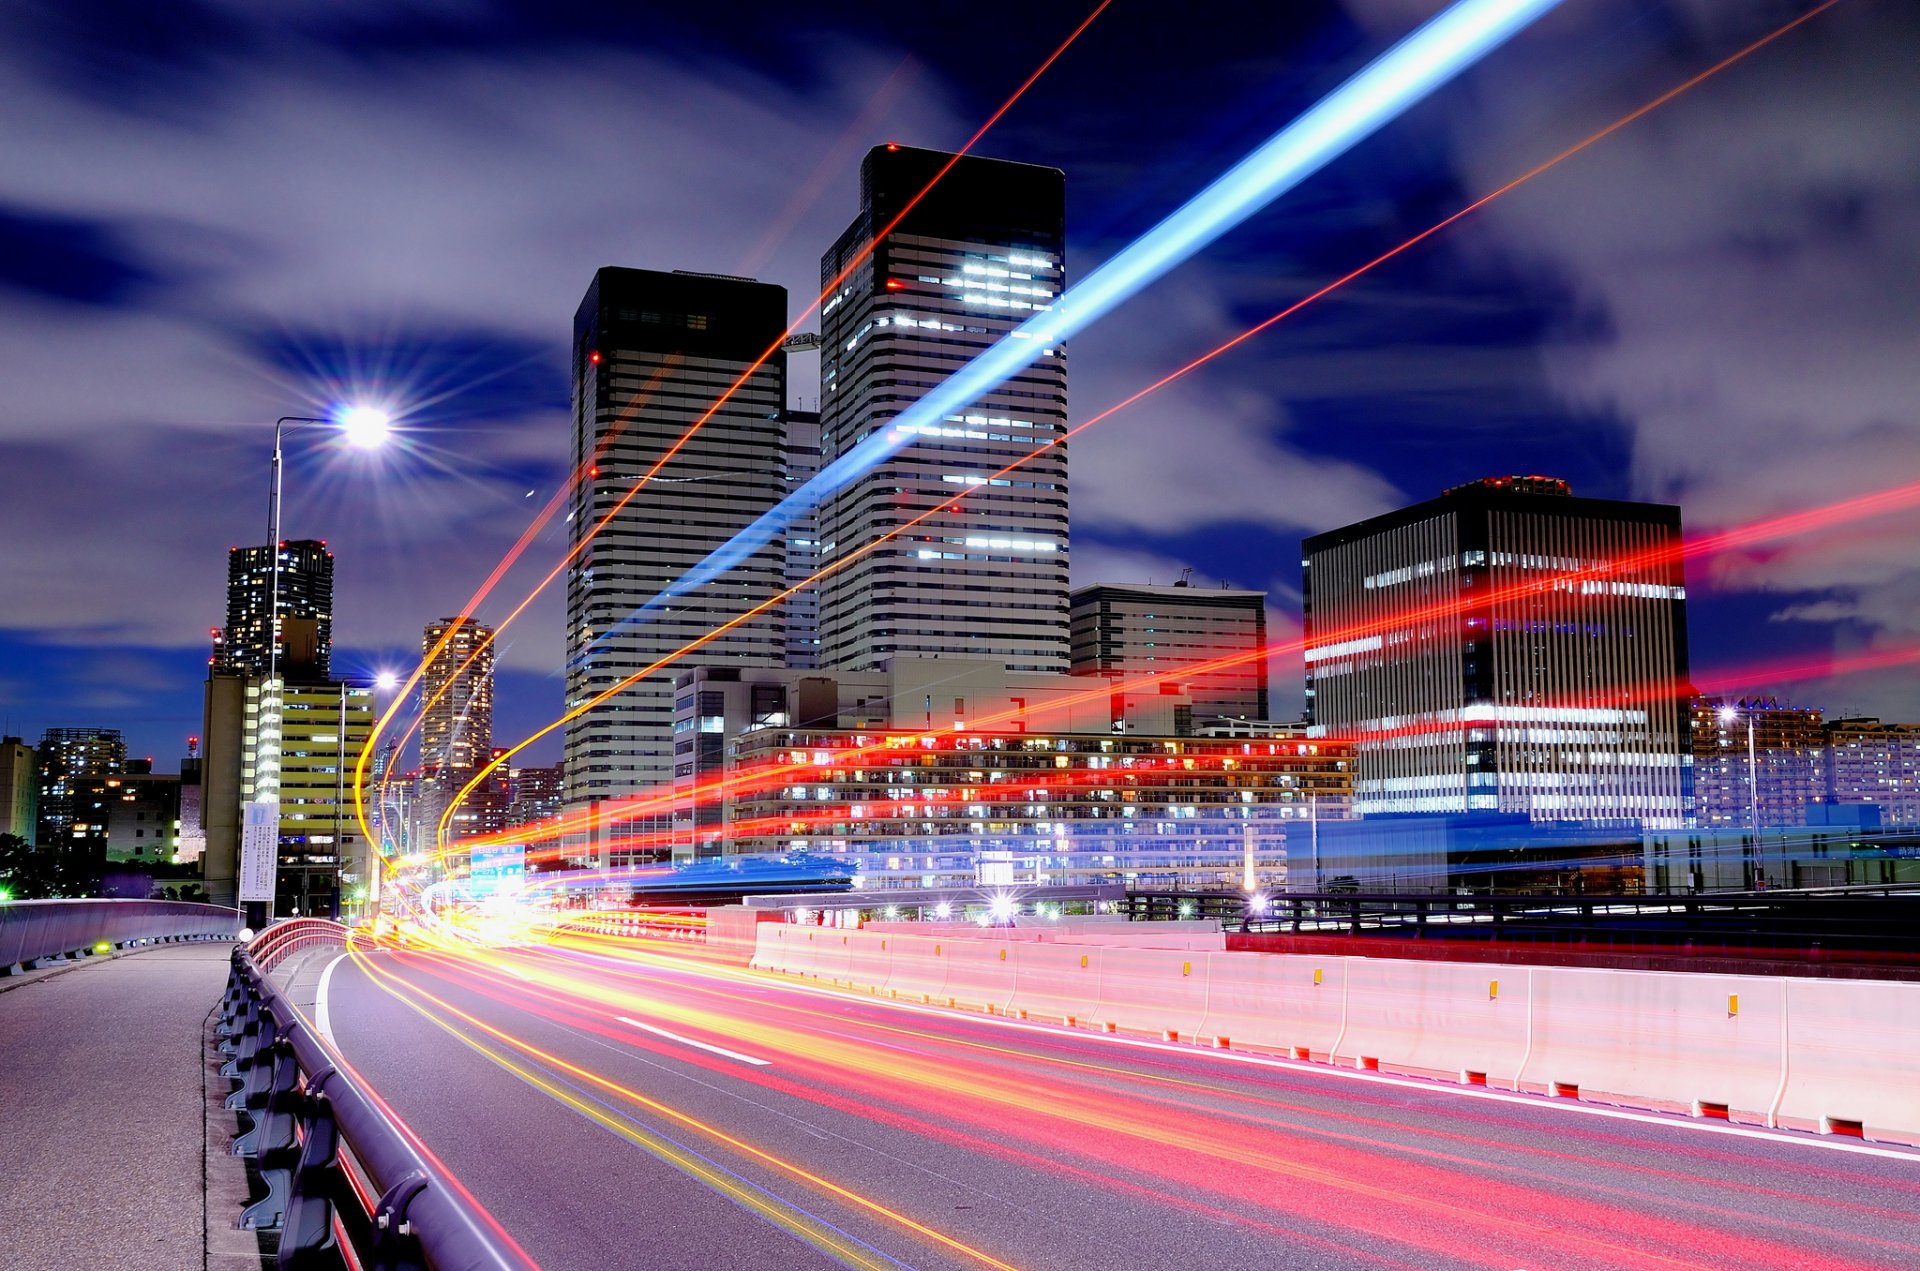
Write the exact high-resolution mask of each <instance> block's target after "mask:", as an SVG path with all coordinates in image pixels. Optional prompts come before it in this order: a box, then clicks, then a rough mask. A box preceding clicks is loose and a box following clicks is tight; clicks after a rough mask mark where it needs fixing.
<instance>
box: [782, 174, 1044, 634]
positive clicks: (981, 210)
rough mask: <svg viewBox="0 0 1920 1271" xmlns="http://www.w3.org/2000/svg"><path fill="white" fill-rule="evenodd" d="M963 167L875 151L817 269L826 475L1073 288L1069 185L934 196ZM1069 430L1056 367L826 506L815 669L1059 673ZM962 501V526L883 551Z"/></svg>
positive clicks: (945, 526)
mask: <svg viewBox="0 0 1920 1271" xmlns="http://www.w3.org/2000/svg"><path fill="white" fill-rule="evenodd" d="M951 158H952V156H951V155H947V154H943V153H940V152H938V151H932V150H917V149H912V148H908V147H903V146H892V145H889V146H879V147H875V148H874V149H873V150H871V151H869V152H868V154H867V157H866V159H865V161H864V162H863V163H862V164H861V167H860V210H859V215H857V216H856V217H855V218H854V221H853V224H852V225H850V226H849V227H848V228H847V231H846V232H845V233H844V234H842V235H841V236H840V239H839V241H838V242H836V243H835V244H834V245H833V247H832V249H830V250H829V251H828V252H827V253H826V255H825V256H824V257H823V258H822V259H821V262H820V274H821V281H822V285H823V288H824V287H826V286H827V285H832V287H833V292H832V294H831V295H829V296H828V297H827V299H826V300H825V302H824V303H823V304H822V305H821V309H820V326H821V342H822V343H821V360H820V429H821V460H822V463H823V465H825V464H832V463H833V462H834V461H836V460H838V459H840V458H841V457H842V456H844V455H846V454H847V453H848V452H850V451H852V450H853V449H854V448H855V447H856V446H858V445H859V444H860V443H861V442H862V441H863V440H865V439H866V438H867V437H869V436H871V435H873V434H874V433H876V432H881V431H883V430H885V429H887V428H889V427H890V426H891V425H892V422H893V420H894V417H895V416H897V415H898V414H899V413H900V412H901V411H902V410H904V409H906V407H907V406H909V405H910V404H912V403H914V402H916V401H918V400H919V399H920V398H921V397H923V396H924V395H925V394H926V393H927V391H928V390H929V389H931V388H933V386H935V385H936V384H939V383H940V382H941V381H943V380H945V379H946V378H947V377H948V376H950V375H952V374H953V373H954V372H955V371H957V370H958V369H960V367H962V366H964V365H965V364H966V363H967V362H969V361H971V360H972V359H973V358H974V357H976V356H978V355H979V354H980V353H981V352H983V351H984V350H986V349H987V348H988V347H990V346H991V345H993V344H995V343H997V342H998V341H1000V340H1001V339H1003V338H1005V337H1006V336H1007V335H1008V334H1009V333H1010V332H1012V331H1013V330H1014V329H1015V328H1016V327H1018V326H1019V325H1020V324H1021V323H1022V322H1024V321H1025V320H1027V319H1028V318H1030V317H1032V316H1033V314H1034V312H1035V311H1036V310H1044V309H1046V308H1048V307H1049V306H1050V305H1051V304H1052V303H1053V300H1054V298H1055V297H1056V296H1058V295H1059V294H1060V291H1061V289H1062V287H1063V286H1064V280H1065V272H1064V250H1065V235H1064V223H1065V186H1066V179H1065V177H1064V175H1063V174H1062V173H1061V172H1060V171H1059V170H1058V169H1055V168H1041V167H1033V166H1030V165H1028V164H1022V163H1009V162H1005V161H1002V160H997V159H980V158H972V157H968V158H963V159H961V160H959V161H958V162H957V163H955V164H954V165H953V167H952V168H951V170H949V171H947V172H946V173H945V175H944V176H940V179H939V182H938V184H936V185H933V186H932V188H931V189H927V186H928V183H929V182H931V181H933V179H934V177H935V176H936V175H937V174H939V173H940V171H941V169H942V168H943V167H944V166H945V165H946V164H947V162H948V161H949V160H950V159H951ZM923 190H925V191H926V193H925V195H924V197H922V196H921V192H922V191H923ZM916 198H917V199H918V202H914V200H915V199H916ZM909 205H911V206H910V207H909ZM902 212H904V213H905V215H904V216H903V217H901V219H900V223H899V224H898V225H896V226H893V227H892V228H891V229H889V228H888V227H889V225H891V224H892V222H893V221H894V219H895V217H898V216H901V214H902ZM882 231H886V232H885V234H884V235H883V236H882V237H880V238H879V241H878V242H875V243H874V246H873V251H872V253H871V254H870V255H868V256H866V257H865V258H864V259H860V258H859V253H860V252H861V250H862V249H864V248H865V247H866V246H867V244H868V243H869V242H873V240H874V238H875V236H876V235H880V234H881V232H882ZM856 260H857V261H858V263H855V262H856ZM849 267H851V268H850V269H849ZM843 271H846V277H845V278H844V279H842V280H841V281H839V282H837V283H836V282H835V280H836V279H838V278H840V275H841V273H842V272H843ZM1066 430H1067V367H1066V350H1065V349H1064V348H1051V349H1047V350H1045V351H1043V352H1042V354H1041V356H1040V357H1039V358H1037V359H1036V360H1035V361H1034V362H1033V363H1032V364H1031V365H1030V366H1028V367H1026V368H1025V369H1024V370H1022V371H1020V372H1019V373H1018V374H1016V375H1015V376H1013V377H1012V378H1011V379H1009V380H1008V381H1007V382H1006V383H1004V384H1002V385H1001V386H1000V387H998V388H996V389H994V390H992V391H991V392H988V393H986V394H984V395H982V396H981V397H980V398H979V399H977V400H976V401H974V402H972V403H970V404H969V405H967V406H966V407H964V408H962V409H959V410H956V411H954V412H952V413H950V414H948V415H946V416H945V417H944V418H942V419H940V420H937V421H932V422H928V423H925V424H922V425H920V426H918V428H917V429H916V431H917V433H918V435H917V436H916V437H914V438H913V439H912V440H910V441H909V442H908V444H907V445H906V446H905V447H904V448H902V449H899V450H897V451H895V452H894V453H893V454H892V455H891V456H890V457H889V458H887V459H886V460H885V461H883V462H881V463H880V464H878V465H877V466H875V467H874V468H872V469H871V470H869V471H867V472H865V473H863V474H861V475H859V476H857V477H855V478H854V479H853V480H851V481H850V482H848V483H847V484H845V485H843V486H841V487H840V488H839V489H838V490H837V491H835V492H834V493H832V494H831V495H829V496H828V497H827V498H826V500H825V501H824V502H823V504H822V506H821V508H820V533H819V539H820V559H821V564H822V565H834V564H837V563H840V562H849V563H846V564H844V565H843V566H842V567H841V568H839V569H838V570H837V571H836V572H835V573H833V574H832V575H830V576H829V577H828V578H826V579H824V580H823V581H822V583H821V594H820V645H821V665H822V666H828V667H835V668H839V669H843V670H862V671H864V670H873V669H876V668H878V667H879V666H880V665H881V664H882V663H883V662H885V661H886V660H887V659H889V658H892V657H895V656H902V655H904V656H912V657H965V658H983V659H988V660H992V661H996V662H1000V663H1002V664H1004V665H1005V666H1006V667H1007V668H1008V669H1010V670H1019V671H1065V670H1066V669H1067V667H1068V639H1067V541H1068V534H1067V448H1066V445H1065V443H1064V440H1063V439H1064V437H1065V435H1066ZM1056 442H1057V443H1059V444H1056V445H1054V446H1053V447H1052V449H1049V450H1047V451H1045V453H1043V454H1040V455H1038V456H1036V457H1035V458H1033V459H1030V460H1028V461H1027V462H1025V463H1024V464H1022V465H1021V466H1020V467H1019V468H1018V469H1015V470H1014V471H1012V472H1009V473H1006V474H1005V475H997V474H998V473H999V470H1000V469H1001V468H1003V467H1006V466H1007V465H1008V464H1010V463H1012V462H1013V461H1014V460H1016V459H1019V458H1021V457H1022V456H1024V455H1026V454H1028V453H1030V452H1032V451H1035V450H1037V449H1039V448H1040V447H1042V446H1046V445H1047V444H1048V443H1056ZM962 492H965V493H966V496H967V497H966V499H965V501H964V502H962V503H961V504H959V505H958V506H957V507H955V508H953V509H951V510H950V511H947V512H943V513H941V514H939V515H937V516H933V517H929V518H928V519H927V520H925V521H922V522H921V523H919V524H917V525H915V526H914V527H913V528H912V529H911V530H906V531H904V532H903V533H901V534H900V536H899V537H897V538H894V539H890V540H888V541H887V542H885V543H882V544H880V545H879V546H878V547H873V544H875V543H876V542H878V540H879V539H880V538H881V536H882V535H884V534H886V533H888V532H889V531H893V530H898V529H900V528H901V527H903V526H904V525H906V524H907V523H908V522H909V521H911V520H913V519H914V518H915V517H917V516H919V515H920V514H922V513H924V512H927V511H928V510H929V509H932V508H934V507H937V506H939V505H940V504H942V503H944V502H946V501H947V500H950V499H952V498H953V497H954V496H955V495H957V494H960V493H962ZM869 548H871V549H872V550H868V549H869ZM861 553H864V554H861Z"/></svg>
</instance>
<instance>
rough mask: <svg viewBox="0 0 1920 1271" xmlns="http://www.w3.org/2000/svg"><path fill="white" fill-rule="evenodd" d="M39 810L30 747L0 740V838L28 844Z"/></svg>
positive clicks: (17, 740) (37, 772) (14, 740)
mask: <svg viewBox="0 0 1920 1271" xmlns="http://www.w3.org/2000/svg"><path fill="white" fill-rule="evenodd" d="M39 809H40V770H39V766H38V765H37V764H35V763H34V755H33V747H32V746H29V745H27V743H26V742H24V741H22V740H21V739H20V738H18V737H0V834H11V835H13V836H14V837H15V838H22V839H25V840H26V841H27V842H28V843H32V842H33V839H34V835H35V833H36V832H37V830H38V825H37V824H36V822H37V821H38V820H39Z"/></svg>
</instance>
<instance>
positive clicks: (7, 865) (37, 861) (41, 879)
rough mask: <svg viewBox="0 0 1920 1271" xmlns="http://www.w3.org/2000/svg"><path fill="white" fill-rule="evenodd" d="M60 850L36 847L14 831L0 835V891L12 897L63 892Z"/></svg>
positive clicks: (39, 896)
mask: <svg viewBox="0 0 1920 1271" xmlns="http://www.w3.org/2000/svg"><path fill="white" fill-rule="evenodd" d="M61 865H62V861H61V860H60V853H59V852H57V851H54V850H53V849H51V848H49V849H48V850H46V851H40V850H38V849H36V848H35V847H34V846H33V845H32V844H31V843H28V842H27V841H26V840H25V839H23V838H21V837H20V836H19V835H18V834H0V890H4V891H5V892H6V893H7V895H8V896H10V897H12V898H13V899H14V900H45V899H46V898H48V897H50V896H60V895H63V894H65V889H64V888H63V887H62V886H61V884H62V882H63V879H62V877H61V875H62V873H63V872H64V871H63V870H62V869H61V868H60V867H61Z"/></svg>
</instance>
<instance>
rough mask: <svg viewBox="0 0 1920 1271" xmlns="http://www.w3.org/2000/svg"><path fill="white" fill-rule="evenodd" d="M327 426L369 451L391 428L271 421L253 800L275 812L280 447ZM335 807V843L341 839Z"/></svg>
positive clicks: (304, 418)
mask: <svg viewBox="0 0 1920 1271" xmlns="http://www.w3.org/2000/svg"><path fill="white" fill-rule="evenodd" d="M313 424H321V425H331V426H333V427H336V428H338V429H340V431H341V433H342V435H343V436H345V438H346V440H347V442H348V444H350V445H352V446H354V447H356V448H359V449H363V450H364V449H372V448H374V447H376V446H378V445H380V444H381V443H382V442H384V441H385V440H386V438H387V433H388V431H389V428H390V426H391V421H390V420H389V419H388V417H387V414H386V412H385V411H382V410H380V409H378V408H377V407H373V406H349V407H346V408H344V409H343V410H341V411H339V412H338V413H337V414H336V415H335V416H334V417H333V418H331V419H323V418H319V417H316V416H312V415H282V416H281V417H280V418H278V419H276V420H274V421H273V469H272V480H271V482H270V483H269V485H268V488H267V551H268V553H269V554H270V555H271V557H272V560H273V566H272V568H273V575H272V582H271V583H270V584H269V589H268V592H267V681H266V686H265V690H264V693H263V697H262V701H261V703H260V705H261V717H260V741H261V745H260V760H261V761H260V762H259V763H257V764H256V765H255V778H254V795H255V798H256V799H257V800H258V801H259V802H262V803H271V804H274V805H275V806H276V807H277V806H278V805H279V802H280V744H281V737H280V486H281V480H280V465H281V442H282V439H283V437H284V436H285V434H286V433H287V432H289V431H291V430H292V429H297V428H303V427H306V426H308V425H313ZM338 813H339V809H338V808H337V807H336V808H335V816H336V828H335V831H334V838H335V840H336V847H337V845H338V843H337V841H338V839H339V837H340V835H339V829H338V825H337V818H338ZM274 822H275V824H274V873H275V876H276V878H277V876H278V874H279V863H280V862H279V850H280V849H279V815H278V813H277V812H276V813H275V814H274ZM272 917H273V901H272V900H271V899H269V900H268V901H267V918H268V919H269V920H271V919H272Z"/></svg>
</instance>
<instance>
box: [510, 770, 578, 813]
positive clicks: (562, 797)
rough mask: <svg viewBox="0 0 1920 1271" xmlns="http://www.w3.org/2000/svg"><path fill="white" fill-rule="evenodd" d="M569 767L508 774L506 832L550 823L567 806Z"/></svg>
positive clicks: (514, 771)
mask: <svg viewBox="0 0 1920 1271" xmlns="http://www.w3.org/2000/svg"><path fill="white" fill-rule="evenodd" d="M566 780H567V772H566V767H565V766H564V765H562V764H553V765H552V766H550V767H544V768H532V767H528V768H511V769H509V770H508V772H507V828H508V829H512V828H513V827H515V826H519V825H533V824H536V823H538V822H540V821H551V820H553V819H554V818H555V817H557V816H559V815H560V812H561V809H562V808H563V807H565V804H566Z"/></svg>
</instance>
